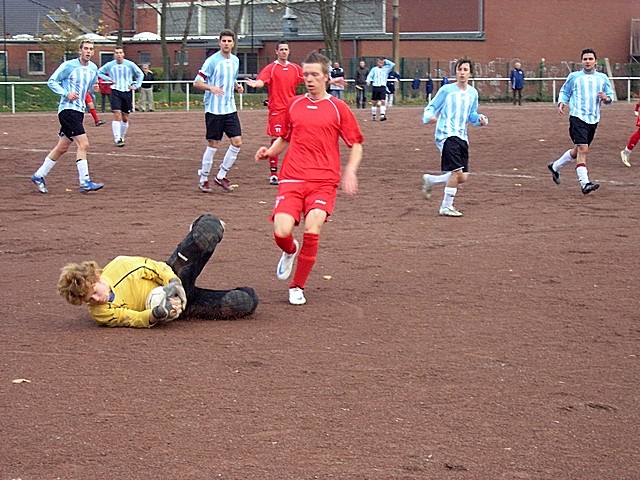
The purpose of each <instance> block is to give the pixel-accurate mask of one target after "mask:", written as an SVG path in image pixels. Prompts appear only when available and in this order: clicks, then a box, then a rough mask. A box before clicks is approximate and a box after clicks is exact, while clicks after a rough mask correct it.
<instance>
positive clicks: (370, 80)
mask: <svg viewBox="0 0 640 480" xmlns="http://www.w3.org/2000/svg"><path fill="white" fill-rule="evenodd" d="M395 65H396V64H395V63H393V62H392V61H391V60H388V59H386V58H384V57H378V59H377V60H376V66H375V67H373V68H372V69H371V70H370V71H369V75H367V86H369V85H371V117H372V120H373V121H374V122H375V121H376V113H377V110H378V108H380V121H381V122H384V121H385V120H386V119H387V115H386V112H387V107H386V103H387V78H388V77H389V72H390V71H391V70H393V67H395Z"/></svg>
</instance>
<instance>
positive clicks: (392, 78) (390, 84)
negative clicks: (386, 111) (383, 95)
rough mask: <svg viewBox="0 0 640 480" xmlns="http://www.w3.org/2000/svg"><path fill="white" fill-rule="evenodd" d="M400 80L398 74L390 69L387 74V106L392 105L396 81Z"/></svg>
mask: <svg viewBox="0 0 640 480" xmlns="http://www.w3.org/2000/svg"><path fill="white" fill-rule="evenodd" d="M399 81H400V74H399V73H398V72H396V71H395V70H390V71H389V75H388V76H387V108H391V107H393V102H394V101H395V98H396V83H397V82H399Z"/></svg>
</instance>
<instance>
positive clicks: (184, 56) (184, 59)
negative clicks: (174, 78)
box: [175, 50, 189, 65]
mask: <svg viewBox="0 0 640 480" xmlns="http://www.w3.org/2000/svg"><path fill="white" fill-rule="evenodd" d="M180 63H182V65H189V52H186V51H185V52H181V51H180V50H178V51H176V63H175V64H176V65H180Z"/></svg>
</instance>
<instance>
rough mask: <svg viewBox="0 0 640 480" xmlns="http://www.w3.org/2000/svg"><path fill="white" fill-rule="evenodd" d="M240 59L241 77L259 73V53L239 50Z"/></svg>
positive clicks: (239, 75)
mask: <svg viewBox="0 0 640 480" xmlns="http://www.w3.org/2000/svg"><path fill="white" fill-rule="evenodd" d="M237 55H238V60H240V68H239V70H238V77H239V78H246V77H247V76H253V75H257V74H258V54H257V53H250V52H246V53H244V52H238V53H237Z"/></svg>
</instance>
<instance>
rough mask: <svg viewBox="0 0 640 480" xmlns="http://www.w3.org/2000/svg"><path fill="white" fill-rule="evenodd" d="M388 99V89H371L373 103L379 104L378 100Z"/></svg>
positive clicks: (383, 87)
mask: <svg viewBox="0 0 640 480" xmlns="http://www.w3.org/2000/svg"><path fill="white" fill-rule="evenodd" d="M386 99H387V87H385V86H382V87H372V88H371V101H372V102H377V101H378V100H386Z"/></svg>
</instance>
